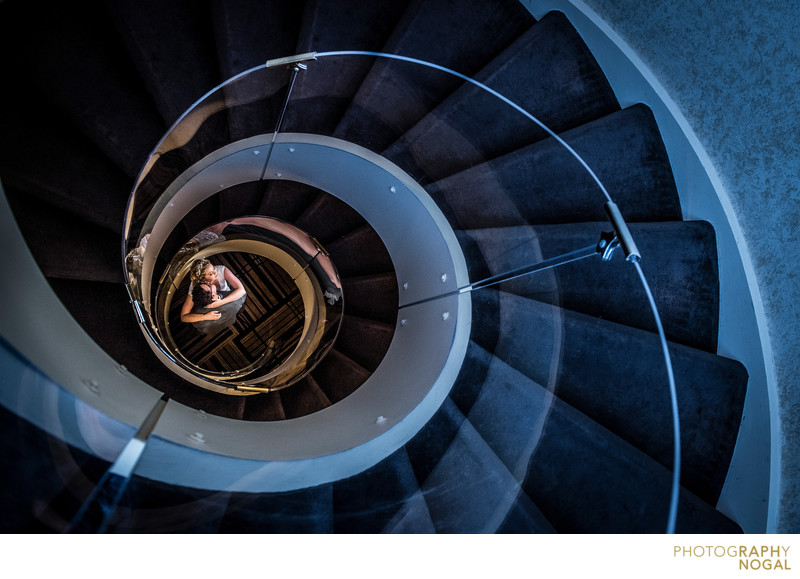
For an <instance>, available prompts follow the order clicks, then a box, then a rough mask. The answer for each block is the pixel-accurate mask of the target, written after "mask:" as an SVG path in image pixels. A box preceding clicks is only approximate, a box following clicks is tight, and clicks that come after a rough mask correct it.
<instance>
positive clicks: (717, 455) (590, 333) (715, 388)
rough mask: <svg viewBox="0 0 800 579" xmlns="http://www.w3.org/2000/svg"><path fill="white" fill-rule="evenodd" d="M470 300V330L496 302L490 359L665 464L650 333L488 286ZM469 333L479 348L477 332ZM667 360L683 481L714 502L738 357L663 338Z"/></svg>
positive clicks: (736, 399) (725, 457)
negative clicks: (495, 333)
mask: <svg viewBox="0 0 800 579" xmlns="http://www.w3.org/2000/svg"><path fill="white" fill-rule="evenodd" d="M493 293H495V294H497V295H492V294H493ZM473 303H474V306H475V307H474V308H473V325H474V326H477V327H480V326H481V325H484V324H486V323H491V322H495V323H496V322H497V321H498V320H497V318H498V311H497V310H498V305H499V324H500V337H499V339H498V340H497V342H496V343H489V344H487V346H488V347H492V348H493V350H492V351H493V352H494V355H495V356H497V357H498V358H499V359H501V360H503V361H504V362H505V363H507V364H509V365H510V366H512V367H513V368H515V369H516V370H517V371H519V372H520V373H522V374H524V375H525V376H527V377H529V378H530V379H532V380H534V381H536V382H537V383H539V384H542V385H543V386H546V387H547V388H548V389H549V390H550V391H552V392H554V393H555V394H556V395H557V396H558V397H559V398H560V399H562V400H563V401H565V402H566V403H568V404H570V405H571V406H573V407H574V408H576V409H577V410H579V411H580V412H582V413H583V414H584V415H586V416H588V417H589V418H591V419H593V420H595V421H597V422H598V423H600V424H602V425H603V426H604V427H606V428H608V429H609V430H610V431H612V432H614V433H615V434H616V435H617V436H619V437H621V438H623V439H625V440H626V441H628V442H629V443H630V444H632V445H635V446H636V447H637V448H639V449H640V450H642V451H643V452H645V453H646V454H648V455H649V456H651V457H652V458H653V459H655V460H656V461H658V462H660V463H661V464H662V465H664V466H665V467H668V468H671V465H672V460H673V459H672V452H673V444H672V440H673V438H672V437H673V428H672V413H671V406H670V397H669V385H668V382H667V373H666V368H665V365H664V361H663V355H662V351H661V344H660V342H659V340H658V338H657V336H655V335H653V334H651V333H649V332H644V331H642V330H637V329H635V328H629V327H626V326H623V325H620V324H615V323H612V322H606V321H603V320H598V319H597V318H592V317H589V316H586V315H583V314H577V313H574V312H570V311H567V310H562V309H559V308H556V307H554V306H551V305H548V304H542V303H539V302H536V301H535V300H530V299H527V298H524V297H520V296H516V295H513V294H507V293H505V292H495V291H494V290H481V291H480V292H478V293H475V294H473ZM484 303H486V307H485V308H484V307H483V304H484ZM484 317H485V318H486V319H484ZM534 329H535V330H534ZM473 339H474V340H475V341H476V342H478V343H479V344H480V345H484V344H482V336H480V335H479V334H476V335H475V336H474V337H473ZM670 356H671V358H672V364H673V368H674V371H675V381H676V388H677V395H678V405H679V409H680V419H681V453H682V456H683V461H682V462H683V467H682V481H683V483H682V484H683V486H685V487H686V488H687V489H690V490H691V491H692V492H693V493H694V494H696V495H697V496H699V497H701V498H703V499H704V500H706V501H707V502H709V503H710V504H715V503H716V500H717V499H718V497H719V494H720V492H721V490H722V485H723V483H724V481H725V477H726V475H727V471H728V465H729V463H730V459H731V456H732V453H733V449H734V446H735V444H736V439H737V434H738V431H739V424H740V422H741V418H742V409H743V405H744V396H745V390H746V387H747V373H746V371H745V369H744V368H743V367H742V365H741V364H740V363H738V362H735V361H733V360H729V359H727V358H723V357H721V356H717V355H714V354H711V353H708V352H704V351H702V350H697V349H694V348H689V347H686V346H682V345H679V344H674V343H672V344H670Z"/></svg>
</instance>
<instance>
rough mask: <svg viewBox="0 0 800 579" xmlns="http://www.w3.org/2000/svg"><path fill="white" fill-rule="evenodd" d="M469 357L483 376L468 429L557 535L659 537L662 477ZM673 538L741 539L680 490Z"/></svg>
mask: <svg viewBox="0 0 800 579" xmlns="http://www.w3.org/2000/svg"><path fill="white" fill-rule="evenodd" d="M475 352H476V350H473V355H478V356H479V357H480V358H481V359H482V362H483V363H484V364H486V365H488V366H489V369H488V379H487V380H486V385H485V386H484V388H483V389H482V391H481V395H480V397H479V398H478V400H477V401H476V403H475V405H474V406H473V408H472V409H471V411H470V413H469V415H468V420H469V423H470V424H471V425H473V426H474V427H475V429H476V430H477V431H478V432H479V433H480V434H481V436H482V437H483V438H484V439H485V440H487V442H488V443H489V445H490V446H491V447H492V448H493V449H494V450H496V451H497V452H498V456H500V457H501V458H505V460H504V462H505V463H506V465H507V466H509V467H510V468H511V469H512V470H513V471H516V472H517V473H519V475H520V478H521V479H524V482H523V483H522V486H523V488H524V489H525V492H526V493H527V494H528V495H529V496H530V497H531V498H532V499H533V500H534V502H536V504H538V505H540V506H541V508H542V511H543V512H544V513H545V515H546V516H547V517H548V519H549V520H550V521H551V522H552V523H553V525H554V526H555V528H556V529H557V530H558V531H559V532H590V533H602V532H650V533H662V532H664V530H665V528H666V520H667V513H668V507H669V496H670V488H671V479H672V474H671V472H670V470H669V469H667V468H665V467H664V466H662V465H660V464H658V463H656V462H655V461H653V460H652V459H651V458H649V457H647V456H646V455H644V454H643V453H642V452H641V451H639V450H637V449H636V448H634V447H633V446H631V445H629V444H628V443H626V442H624V441H623V440H621V439H620V438H618V437H617V436H615V435H614V434H612V433H611V432H610V431H608V430H607V429H605V428H603V427H602V426H601V425H599V424H598V423H596V422H594V421H592V420H591V419H589V418H588V417H586V416H585V415H583V414H581V413H580V412H578V411H577V410H575V409H574V408H572V407H570V406H569V405H568V404H566V403H565V402H563V401H562V400H560V399H559V398H558V397H557V396H554V395H553V393H552V392H551V391H548V390H547V389H546V388H544V387H542V386H540V385H539V384H538V383H536V382H534V381H533V380H528V379H526V378H525V377H524V376H522V375H521V374H520V373H519V372H517V371H516V370H514V369H513V368H512V367H511V366H509V365H507V364H505V363H504V362H502V361H501V360H499V359H498V358H496V357H492V356H491V354H489V352H486V351H483V352H480V353H479V354H476V353H475ZM500 416H502V417H503V419H502V425H503V426H504V427H505V428H504V427H501V424H500V423H498V422H497V419H498V417H500ZM509 424H513V425H516V426H517V428H512V429H510V430H509V429H508V425H509ZM566 497H568V499H567V498H566ZM678 530H679V531H680V532H694V533H701V532H728V533H730V532H740V530H739V529H738V526H737V525H736V524H735V523H733V522H732V521H730V520H728V519H727V517H725V516H724V515H722V514H721V513H719V512H718V511H716V510H715V509H714V508H713V507H712V506H710V505H708V504H706V503H704V502H703V501H702V500H700V499H699V498H698V497H696V496H694V495H692V494H691V493H690V492H689V491H687V490H685V489H682V491H681V500H680V507H679V517H678Z"/></svg>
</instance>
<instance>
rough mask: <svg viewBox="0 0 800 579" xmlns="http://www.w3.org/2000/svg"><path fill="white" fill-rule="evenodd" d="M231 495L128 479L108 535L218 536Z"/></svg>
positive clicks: (132, 478) (147, 480)
mask: <svg viewBox="0 0 800 579" xmlns="http://www.w3.org/2000/svg"><path fill="white" fill-rule="evenodd" d="M230 497H231V493H228V492H224V491H212V490H206V489H197V488H191V487H182V486H177V485H168V484H165V483H162V482H159V481H154V480H150V479H145V478H142V477H139V476H135V475H134V476H133V477H131V480H130V483H128V488H127V489H126V490H125V493H124V495H123V498H122V500H121V501H120V505H119V507H118V508H117V509H116V512H115V516H114V518H113V519H112V521H113V523H112V525H111V526H110V528H109V530H108V532H110V533H218V532H219V531H220V523H221V521H222V519H223V517H224V515H225V513H226V512H227V510H228V502H229V499H230Z"/></svg>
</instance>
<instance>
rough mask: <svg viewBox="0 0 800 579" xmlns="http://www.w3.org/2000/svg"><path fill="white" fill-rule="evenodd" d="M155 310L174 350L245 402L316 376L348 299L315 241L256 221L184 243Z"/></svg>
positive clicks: (227, 224) (274, 222) (221, 226)
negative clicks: (250, 396) (247, 397)
mask: <svg viewBox="0 0 800 579" xmlns="http://www.w3.org/2000/svg"><path fill="white" fill-rule="evenodd" d="M156 304H157V311H158V312H159V315H158V318H157V319H158V322H159V324H158V326H159V328H158V329H159V333H160V334H161V336H162V337H164V338H165V344H166V347H167V349H168V350H169V351H170V353H171V354H172V355H173V356H175V358H176V359H178V360H180V361H181V362H182V363H183V364H184V365H186V366H188V367H189V368H191V369H192V370H194V371H195V372H196V373H198V374H200V375H202V376H205V377H207V378H210V379H213V380H215V381H222V382H225V383H229V384H230V385H231V391H229V392H226V393H229V394H239V395H240V394H242V393H243V392H244V393H257V392H271V391H274V390H279V389H281V388H285V387H287V386H290V385H292V384H294V383H296V382H297V381H299V380H300V379H302V378H303V377H304V376H305V375H306V374H307V373H308V372H310V371H311V370H312V369H313V368H314V367H315V366H316V364H317V363H319V361H320V360H321V359H322V358H323V357H324V356H325V354H326V353H327V352H328V351H329V350H330V348H331V347H332V346H333V343H334V341H335V339H336V336H337V335H338V331H339V328H340V325H341V322H342V313H343V306H344V299H343V292H342V283H341V280H340V279H339V275H338V272H337V271H336V268H335V267H334V265H333V262H332V261H331V260H330V257H329V255H328V254H327V252H326V251H325V250H324V248H323V247H322V246H321V245H320V244H319V243H318V242H317V241H316V240H315V239H313V238H312V237H311V236H309V235H308V234H307V233H305V232H303V231H302V230H300V229H299V228H297V227H295V226H293V225H290V224H288V223H285V222H283V221H281V220H278V219H274V218H269V217H262V216H250V217H242V218H237V219H231V220H228V221H224V222H221V223H217V224H215V225H213V226H211V227H208V228H206V229H204V230H203V231H201V232H200V233H198V234H197V235H195V236H194V237H193V238H192V239H191V240H189V241H188V242H187V243H185V244H184V245H183V246H182V247H181V248H180V250H179V251H178V252H177V253H176V254H175V256H174V257H173V258H172V260H171V261H170V263H169V265H168V266H167V267H166V270H165V271H164V274H163V275H162V276H161V281H160V283H159V286H158V290H157V294H156Z"/></svg>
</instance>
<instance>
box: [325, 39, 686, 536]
mask: <svg viewBox="0 0 800 579" xmlns="http://www.w3.org/2000/svg"><path fill="white" fill-rule="evenodd" d="M348 55H352V56H355V55H359V56H375V57H382V58H388V59H394V60H401V61H405V62H410V63H414V64H419V65H421V66H426V67H429V68H432V69H436V70H440V71H442V72H445V73H448V74H451V75H453V76H455V77H457V78H460V79H461V80H464V81H466V82H469V83H471V84H473V85H474V86H477V87H478V88H480V89H482V90H484V91H486V92H488V93H489V94H492V95H494V96H495V97H497V98H499V99H500V100H502V101H503V102H505V103H506V104H508V105H509V106H511V107H512V108H514V109H515V110H517V111H518V112H520V113H521V114H523V115H525V116H526V117H527V118H528V119H530V120H531V121H533V122H534V123H536V124H537V125H538V126H539V127H541V128H542V129H544V130H545V131H546V132H547V133H548V134H549V135H550V136H551V137H553V138H554V139H555V140H556V141H557V142H558V143H559V144H560V145H561V146H562V147H563V148H564V149H566V150H567V152H569V154H570V155H572V156H573V157H574V158H575V159H576V160H577V161H578V162H579V163H580V164H581V165H582V166H583V167H584V169H585V170H586V171H587V173H588V174H589V175H590V176H591V178H592V179H593V180H594V182H595V183H596V184H597V186H598V187H599V189H600V191H601V192H602V193H603V195H604V196H605V198H606V200H607V202H609V203H614V200H613V199H612V198H611V195H610V194H609V193H608V191H607V190H606V188H605V186H604V185H603V183H602V181H601V180H600V178H599V177H598V176H597V174H596V173H595V172H594V171H593V170H592V168H591V167H590V166H589V164H588V163H587V162H586V161H585V160H584V159H583V158H582V157H581V156H580V155H579V154H578V153H577V152H576V151H575V149H573V148H572V147H570V146H569V144H567V142H566V141H564V139H562V138H561V137H560V136H559V135H557V134H556V133H555V132H554V131H553V130H552V129H550V128H549V127H548V126H547V125H545V124H544V123H543V122H541V121H540V120H539V119H538V118H536V117H535V116H534V115H532V114H531V113H529V112H528V111H526V110H525V109H524V108H523V107H521V106H519V105H518V104H516V103H514V102H512V101H511V100H510V99H508V98H506V97H505V96H503V95H502V94H500V93H498V92H497V91H495V90H493V89H492V88H490V87H488V86H486V85H485V84H483V83H481V82H479V81H477V80H475V79H473V78H470V77H468V76H466V75H463V74H461V73H459V72H456V71H454V70H451V69H449V68H447V67H444V66H440V65H437V64H433V63H430V62H426V61H424V60H420V59H416V58H411V57H407V56H402V55H397V54H389V53H384V52H373V51H357V50H343V51H330V52H318V53H316V55H315V56H316V58H323V57H326V56H348ZM629 261H631V262H632V263H633V264H634V267H635V268H636V271H637V274H638V276H639V279H640V280H641V283H642V286H643V288H644V290H645V293H646V294H647V298H648V302H649V304H650V308H651V310H652V313H653V318H654V320H655V323H656V325H657V327H658V333H659V340H660V342H661V347H662V351H663V355H664V362H665V365H666V368H667V377H668V381H669V390H670V402H671V410H672V420H673V433H674V455H673V456H674V464H673V477H672V490H671V495H670V510H669V517H668V520H667V531H666V532H667V533H668V534H672V533H674V532H675V525H676V520H677V511H678V495H679V491H680V458H681V457H680V417H679V415H678V400H677V394H676V388H675V377H674V372H673V368H672V360H671V358H670V355H669V346H668V344H667V340H666V335H665V333H664V329H663V325H662V323H661V316H660V314H659V313H658V307H657V306H656V303H655V300H654V299H653V295H652V292H651V291H650V286H649V284H648V283H647V280H646V278H645V275H644V272H643V271H642V268H641V266H640V264H639V259H638V257H636V256H630V259H629Z"/></svg>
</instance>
